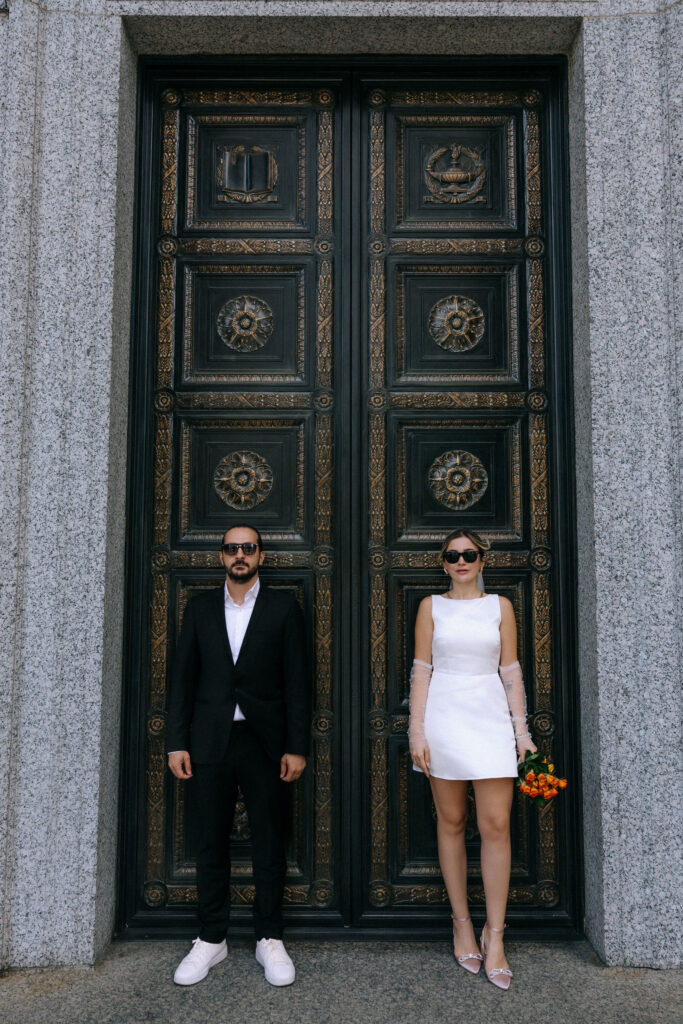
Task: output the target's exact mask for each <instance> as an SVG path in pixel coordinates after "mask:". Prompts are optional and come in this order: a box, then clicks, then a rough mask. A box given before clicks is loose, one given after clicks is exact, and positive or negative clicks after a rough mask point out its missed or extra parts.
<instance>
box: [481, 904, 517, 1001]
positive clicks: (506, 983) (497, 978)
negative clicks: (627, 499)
mask: <svg viewBox="0 0 683 1024" xmlns="http://www.w3.org/2000/svg"><path fill="white" fill-rule="evenodd" d="M484 928H489V929H490V930H491V931H492V932H498V933H499V934H501V935H502V934H503V932H504V930H505V929H506V928H507V925H503V927H502V928H493V927H492V926H491V925H490V924H489V923H488V921H487V922H486V924H485V925H484ZM484 928H482V930H481V951H482V953H483V954H484V970H485V971H486V977H487V978H488V979H489V981H490V982H491V984H492V985H495V986H496V988H500V989H502V990H503V992H507V990H508V989H509V988H510V979H511V978H512V971H511V970H510V969H509V968H508V967H492V968H491V970H490V971H489V970H487V969H486V939H485V938H484Z"/></svg>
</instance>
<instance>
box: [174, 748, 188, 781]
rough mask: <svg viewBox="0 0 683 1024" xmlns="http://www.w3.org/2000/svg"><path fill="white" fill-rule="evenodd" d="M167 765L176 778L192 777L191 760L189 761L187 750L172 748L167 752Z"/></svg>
mask: <svg viewBox="0 0 683 1024" xmlns="http://www.w3.org/2000/svg"><path fill="white" fill-rule="evenodd" d="M168 767H169V768H170V769H171V771H172V772H173V774H174V775H175V777H176V779H191V778H192V762H191V761H190V754H189V752H188V751H187V750H174V751H173V753H172V754H169V755H168Z"/></svg>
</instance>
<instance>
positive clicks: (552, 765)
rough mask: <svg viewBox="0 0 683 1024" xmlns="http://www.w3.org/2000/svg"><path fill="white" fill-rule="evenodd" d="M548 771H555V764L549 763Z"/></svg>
mask: <svg viewBox="0 0 683 1024" xmlns="http://www.w3.org/2000/svg"><path fill="white" fill-rule="evenodd" d="M548 771H549V772H554V771H555V765H554V764H549V765H548Z"/></svg>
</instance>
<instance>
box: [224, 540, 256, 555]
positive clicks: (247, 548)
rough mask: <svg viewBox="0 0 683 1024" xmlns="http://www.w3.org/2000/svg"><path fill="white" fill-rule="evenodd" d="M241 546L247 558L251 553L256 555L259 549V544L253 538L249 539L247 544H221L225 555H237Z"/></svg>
mask: <svg viewBox="0 0 683 1024" xmlns="http://www.w3.org/2000/svg"><path fill="white" fill-rule="evenodd" d="M240 548H241V549H242V551H243V552H244V554H245V555H246V556H247V558H249V557H250V556H251V555H255V554H256V552H257V551H258V544H255V543H254V542H253V541H251V540H248V541H247V543H246V544H221V550H222V551H223V554H224V555H236V554H237V552H238V551H239V550H240Z"/></svg>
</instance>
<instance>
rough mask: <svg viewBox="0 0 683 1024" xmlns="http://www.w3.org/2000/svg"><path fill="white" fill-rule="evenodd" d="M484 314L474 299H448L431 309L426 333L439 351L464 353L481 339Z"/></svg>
mask: <svg viewBox="0 0 683 1024" xmlns="http://www.w3.org/2000/svg"><path fill="white" fill-rule="evenodd" d="M484 326H485V320H484V314H483V312H482V310H481V308H480V307H479V306H478V305H477V303H476V302H475V301H474V299H467V298H464V297H463V296H462V295H448V296H447V297H446V298H445V299H439V301H438V302H437V303H436V304H435V305H434V306H432V309H431V312H430V314H429V333H430V334H431V336H432V338H433V339H434V341H435V342H436V344H437V345H440V346H441V348H445V349H448V350H449V351H455V352H466V351H467V349H470V348H474V346H475V345H478V344H479V342H480V341H481V339H482V338H483V336H484Z"/></svg>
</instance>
